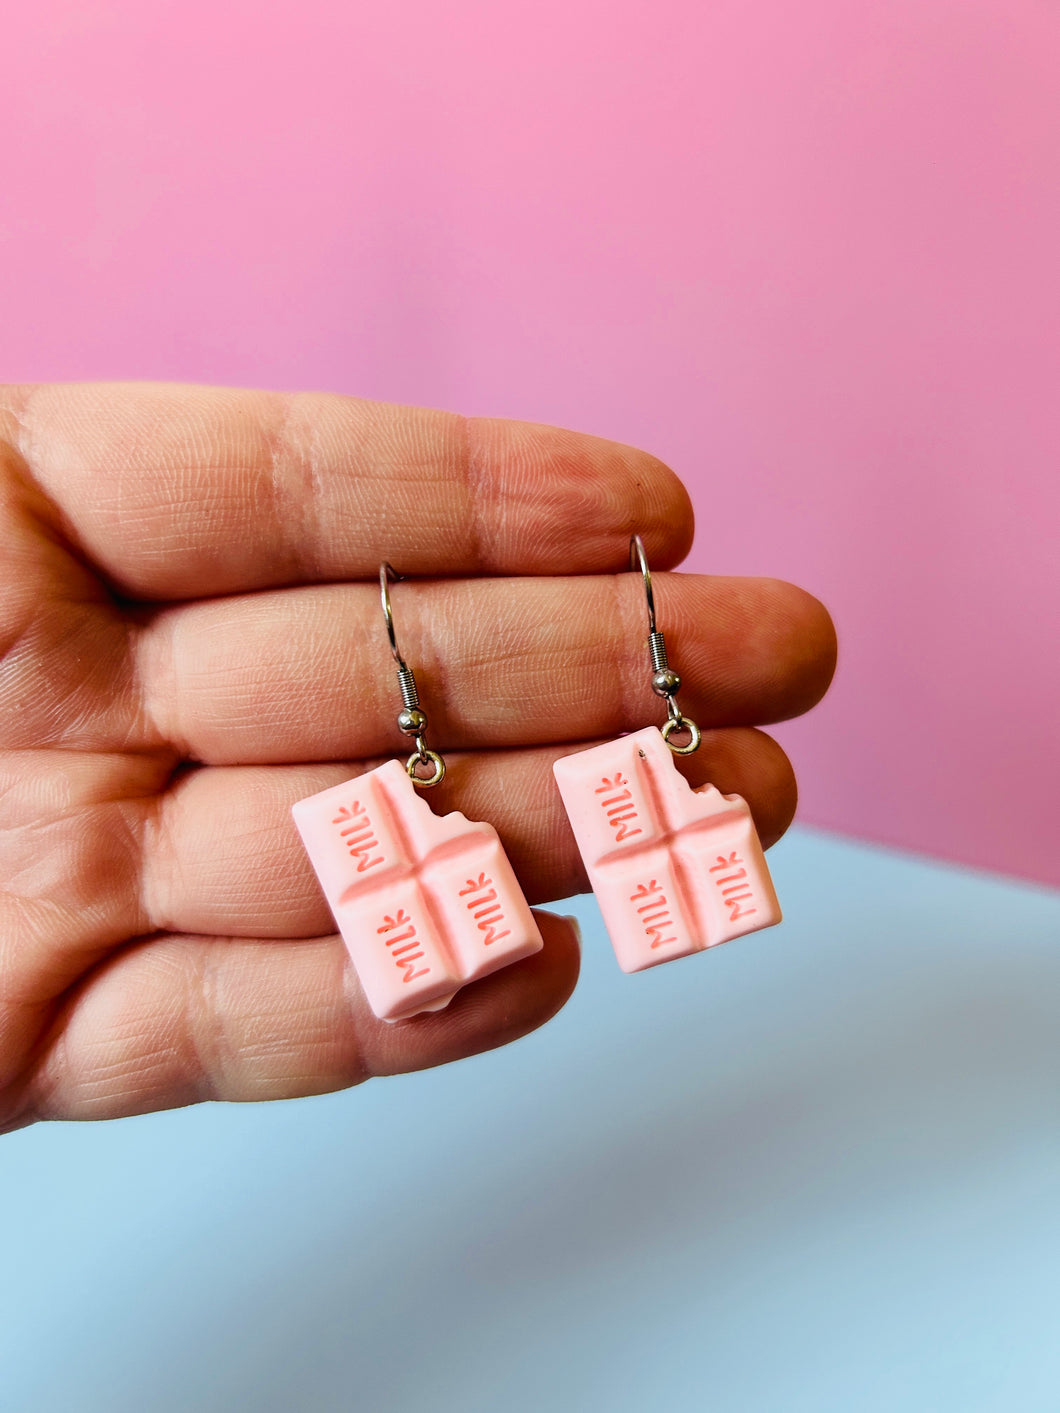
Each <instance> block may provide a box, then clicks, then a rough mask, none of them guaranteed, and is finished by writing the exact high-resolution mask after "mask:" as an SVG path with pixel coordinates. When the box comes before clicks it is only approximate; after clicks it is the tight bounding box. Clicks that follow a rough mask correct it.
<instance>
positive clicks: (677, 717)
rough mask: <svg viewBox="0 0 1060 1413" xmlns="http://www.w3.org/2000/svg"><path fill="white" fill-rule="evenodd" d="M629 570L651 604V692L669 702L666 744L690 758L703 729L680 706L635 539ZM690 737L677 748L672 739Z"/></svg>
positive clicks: (641, 544)
mask: <svg viewBox="0 0 1060 1413" xmlns="http://www.w3.org/2000/svg"><path fill="white" fill-rule="evenodd" d="M629 567H630V569H639V570H640V572H641V577H642V578H643V580H644V594H645V597H646V598H647V600H648V653H649V656H650V657H651V666H652V674H651V689H652V691H653V692H654V693H655V695H656V696H657V697H664V698H665V699H666V716H667V719H666V723H665V725H664V726H663V728H662V735H663V740H664V741H665V742H666V744H667V745H668V746H669V747H670V749H671V751H673V753H674V755H678V756H690V755H691V754H692V752H693V751H697V750H698V749H699V743H700V740H701V739H702V737H701V734H700V730H699V727H698V726H697V725H696V723H695V722H694V721H691V720H689V718H688V717H687V716H683V715H682V713H681V708H680V707H679V706H678V704H677V693H678V691H679V690H680V687H681V678H680V675H679V674H678V673H677V672H675V671H674V669H673V668H672V667H671V666H670V662H669V659H668V657H667V655H666V639H665V638H664V637H663V635H662V634H661V633H660V632H659V630H658V628H657V627H656V626H655V594H654V593H653V591H652V586H651V570H650V569H649V568H648V556H647V555H646V554H645V553H644V541H643V540H642V539H641V537H640V536H639V535H634V536H632V538H631V539H630V542H629ZM686 731H687V733H688V741H687V743H686V744H685V745H683V746H681V745H677V744H676V743H675V742H674V741H672V740H671V739H670V738H671V737H672V736H673V735H675V734H677V733H680V732H686Z"/></svg>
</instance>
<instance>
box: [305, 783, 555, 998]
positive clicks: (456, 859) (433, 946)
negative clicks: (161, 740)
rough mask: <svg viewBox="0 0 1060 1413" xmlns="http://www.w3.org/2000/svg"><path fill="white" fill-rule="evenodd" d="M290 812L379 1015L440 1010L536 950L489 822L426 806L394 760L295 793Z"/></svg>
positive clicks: (537, 940)
mask: <svg viewBox="0 0 1060 1413" xmlns="http://www.w3.org/2000/svg"><path fill="white" fill-rule="evenodd" d="M293 814H294V822H295V824H296V825H297V826H298V832H299V833H300V834H301V836H302V842H303V843H304V844H305V847H306V852H307V853H308V855H309V858H310V862H311V863H312V865H313V868H314V869H315V870H316V875H317V877H318V878H319V880H320V886H321V887H322V888H323V890H324V896H325V897H326V898H327V900H328V903H329V905H330V907H331V911H332V913H333V914H334V915H335V921H336V922H337V923H338V927H339V931H340V932H341V933H342V936H343V940H344V941H345V943H346V946H347V947H348V949H349V952H350V956H351V957H352V958H353V963H354V966H355V967H356V968H357V975H358V977H359V978H360V981H361V985H362V986H363V987H364V992H365V995H366V996H367V998H368V1004H369V1005H370V1006H371V1008H372V1010H373V1011H374V1012H375V1014H376V1015H377V1016H379V1017H380V1019H381V1020H401V1019H403V1018H404V1017H406V1016H411V1015H415V1014H416V1013H417V1012H419V1011H429V1010H438V1009H440V1008H441V1007H442V1006H445V1005H447V1004H448V1002H449V1001H451V1000H452V998H453V996H454V995H455V993H456V992H457V991H458V990H459V988H460V987H461V986H464V985H466V983H467V982H469V981H478V980H479V978H480V977H483V976H489V975H490V973H491V972H494V971H497V970H498V969H499V968H500V967H504V966H508V965H509V964H510V963H511V962H517V961H519V960H521V959H522V958H523V957H527V956H530V955H531V953H533V952H537V951H539V950H540V948H541V934H540V933H539V932H538V929H537V924H536V922H535V921H534V917H533V914H532V913H531V911H530V908H529V907H528V905H527V902H526V899H525V898H524V897H523V894H522V891H521V890H520V888H519V884H518V883H517V882H516V878H515V874H514V873H513V871H512V866H511V864H510V863H509V862H508V859H507V856H506V855H505V853H504V850H503V848H502V847H501V842H500V840H499V839H498V837H497V831H496V830H495V829H494V828H493V826H492V825H490V824H479V823H473V822H471V821H470V820H467V819H465V818H464V816H463V815H462V814H457V813H455V812H454V813H452V814H443V815H436V814H434V813H433V812H432V811H431V809H430V806H429V805H428V804H427V801H426V800H424V799H422V798H421V797H420V796H419V795H417V793H416V789H415V787H414V785H413V784H412V781H411V780H410V779H409V776H408V774H407V773H406V771H405V769H404V767H403V766H401V765H399V763H398V762H397V761H387V763H386V764H385V765H381V766H379V767H378V768H377V769H376V770H370V771H368V773H367V774H365V775H361V776H358V777H357V778H356V779H355V780H349V781H347V782H346V783H345V784H343V785H335V786H333V788H332V789H330V790H323V791H321V793H320V794H319V795H310V797H309V798H308V799H306V800H299V801H298V803H297V804H296V805H295V806H294V808H293Z"/></svg>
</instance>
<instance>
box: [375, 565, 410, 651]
mask: <svg viewBox="0 0 1060 1413" xmlns="http://www.w3.org/2000/svg"><path fill="white" fill-rule="evenodd" d="M391 579H393V580H394V582H395V583H397V582H398V581H399V580H400V579H401V575H400V574H399V573H398V572H397V571H396V570H395V568H394V566H393V565H392V564H391V563H390V561H389V560H386V559H384V560H383V562H382V564H381V565H380V566H379V598H380V601H381V603H382V605H383V618H384V620H385V621H386V635H387V637H388V638H389V639H390V651H391V652H392V653H393V654H394V661H395V662H396V663H397V665H398V667H400V668H403V667H404V666H405V659H404V658H403V657H402V656H401V654H400V653H399V652H398V645H397V638H396V637H395V636H394V611H393V609H392V608H391V607H390V580H391Z"/></svg>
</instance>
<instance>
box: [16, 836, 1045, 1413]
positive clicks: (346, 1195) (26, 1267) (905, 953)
mask: <svg viewBox="0 0 1060 1413" xmlns="http://www.w3.org/2000/svg"><path fill="white" fill-rule="evenodd" d="M771 859H772V862H773V865H774V871H775V874H776V877H777V882H778V888H779V890H780V892H781V897H782V901H783V902H784V904H785V908H786V915H787V921H786V923H785V925H784V926H783V927H782V928H779V929H775V930H773V931H772V932H767V933H762V934H759V935H756V936H754V937H751V938H747V939H744V940H743V941H741V942H737V943H733V944H732V945H730V946H729V947H727V948H723V949H720V950H719V951H718V952H716V953H711V954H708V955H707V956H705V957H696V958H692V959H689V960H688V961H687V962H682V963H679V964H675V965H674V966H671V967H662V968H659V969H657V970H655V971H653V972H650V973H645V974H642V975H640V976H636V977H625V976H622V975H621V974H620V973H619V972H618V971H617V968H616V967H615V965H614V961H613V958H612V957H611V954H610V949H609V947H608V945H607V943H606V939H605V938H604V935H603V933H602V931H601V930H600V927H599V923H598V922H597V921H596V913H595V905H594V904H593V903H592V902H591V901H585V900H581V901H579V902H578V903H577V904H575V905H574V906H575V907H576V909H577V910H578V911H579V913H580V914H581V916H582V917H583V918H584V919H585V920H586V928H585V931H586V939H585V944H586V963H585V969H584V975H583V980H582V983H581V985H580V986H579V989H578V993H577V995H576V996H575V998H574V1000H573V1001H572V1002H571V1003H570V1005H569V1006H568V1008H567V1009H566V1011H565V1012H564V1013H563V1014H562V1015H561V1016H560V1017H558V1018H557V1020H555V1021H554V1022H553V1023H552V1024H551V1025H549V1026H548V1027H546V1028H545V1029H544V1030H543V1031H542V1032H540V1033H538V1034H537V1035H535V1036H532V1037H530V1038H528V1039H527V1040H524V1041H522V1042H520V1043H518V1044H517V1045H515V1046H512V1047H510V1048H509V1049H508V1050H506V1051H503V1052H498V1053H496V1054H493V1055H487V1056H482V1057H479V1058H477V1059H475V1060H472V1061H466V1062H464V1063H462V1064H459V1065H455V1066H450V1067H449V1068H447V1069H444V1070H438V1071H434V1072H431V1073H428V1074H421V1075H411V1076H404V1077H401V1078H399V1079H393V1080H385V1081H377V1082H375V1083H373V1084H371V1085H368V1086H365V1087H363V1088H362V1089H360V1090H355V1091H351V1092H349V1093H346V1094H340V1095H333V1096H328V1097H326V1098H323V1099H314V1100H306V1101H299V1102H296V1103H290V1104H282V1105H271V1106H260V1107H259V1106H254V1107H236V1106H232V1107H224V1106H208V1107H203V1108H199V1109H194V1110H187V1111H184V1112H180V1113H174V1114H164V1115H156V1116H152V1117H149V1118H146V1119H136V1120H126V1121H123V1122H120V1123H115V1124H104V1125H97V1126H75V1125H69V1126H65V1125H57V1126H51V1127H40V1128H37V1129H32V1130H28V1131H25V1132H23V1133H20V1134H15V1135H12V1136H11V1137H9V1138H7V1139H5V1140H4V1141H3V1142H2V1144H0V1199H2V1203H3V1207H2V1211H3V1214H4V1215H3V1225H4V1243H3V1257H2V1263H3V1289H2V1292H0V1370H2V1374H0V1408H2V1409H3V1410H4V1413H29V1410H32V1413H52V1410H56V1413H60V1411H61V1413H89V1410H91V1413H97V1410H98V1413H125V1410H130V1413H132V1410H136V1413H170V1410H190V1409H196V1410H204V1413H213V1410H217V1413H221V1410H225V1411H226V1413H227V1410H236V1409H244V1408H245V1409H248V1410H249V1409H254V1410H258V1411H260V1413H273V1410H276V1413H280V1410H284V1413H286V1410H291V1409H304V1410H314V1413H315V1410H320V1411H321V1413H331V1410H340V1409H342V1410H347V1409H356V1410H364V1413H376V1410H387V1413H405V1410H432V1411H433V1410H438V1411H439V1413H448V1410H453V1413H456V1410H460V1413H486V1410H490V1413H493V1410H506V1411H507V1410H511V1413H522V1410H531V1409H533V1410H535V1413H536V1410H539V1409H540V1408H542V1407H549V1408H554V1409H557V1410H561V1413H565V1410H571V1413H581V1411H582V1410H590V1409H592V1410H594V1413H596V1410H607V1411H608V1413H625V1410H676V1411H677V1413H683V1410H686V1409H687V1410H692V1409H710V1410H711V1413H730V1410H731V1413H779V1410H783V1413H801V1410H806V1413H810V1410H812V1413H832V1410H835V1413H840V1410H841V1411H842V1413H850V1410H852V1409H857V1410H858V1413H874V1410H876V1409H879V1410H883V1409H886V1410H888V1413H893V1410H894V1409H896V1408H901V1409H902V1410H904V1413H908V1411H909V1410H925V1413H926V1410H931V1413H941V1411H942V1410H948V1409H954V1410H961V1413H977V1411H978V1410H998V1413H1001V1411H1002V1410H1004V1413H1015V1411H1016V1410H1018V1413H1036V1411H1037V1410H1039V1409H1040V1410H1043V1413H1044V1410H1049V1413H1054V1411H1055V1409H1056V1408H1057V1407H1058V1406H1060V1347H1058V1342H1057V1340H1056V1338H1055V1329H1056V1322H1057V1315H1058V1313H1060V1300H1058V1284H1060V1275H1058V1272H1060V1102H1058V1096H1060V1085H1058V1079H1060V1024H1058V1019H1060V898H1058V897H1057V896H1056V895H1054V894H1049V893H1046V892H1043V891H1039V890H1035V889H1033V888H1031V887H1028V886H1026V885H1023V884H1016V883H1009V882H1006V881H1002V880H997V879H993V878H985V877H981V876H976V875H974V874H971V873H968V872H964V871H961V870H957V869H953V868H949V867H944V866H940V865H936V864H930V863H925V862H922V861H917V860H911V859H908V858H905V857H902V856H900V855H897V854H892V853H886V852H884V851H882V850H876V849H871V848H866V847H862V846H858V845H854V844H850V843H845V842H841V841H838V840H835V839H830V838H827V837H825V836H820V835H815V834H810V833H807V832H800V831H796V832H795V833H794V834H793V835H792V836H791V837H790V838H789V839H788V840H787V841H785V842H784V843H783V844H781V845H780V846H779V847H778V848H777V849H776V850H774V852H773V854H772V856H771Z"/></svg>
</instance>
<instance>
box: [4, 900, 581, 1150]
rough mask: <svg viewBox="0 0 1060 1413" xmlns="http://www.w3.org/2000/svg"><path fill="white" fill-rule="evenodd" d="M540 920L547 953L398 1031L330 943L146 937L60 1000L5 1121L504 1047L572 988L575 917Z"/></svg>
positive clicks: (317, 1083)
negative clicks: (375, 1009) (371, 1004)
mask: <svg viewBox="0 0 1060 1413" xmlns="http://www.w3.org/2000/svg"><path fill="white" fill-rule="evenodd" d="M538 922H539V924H540V927H541V933H542V937H543V939H544V943H545V945H544V948H543V950H542V951H541V952H539V953H537V954H536V955H535V956H533V957H529V958H527V959H526V960H525V961H522V962H518V963H516V964H515V965H514V966H510V967H506V968H505V969H503V970H502V971H499V972H496V973H494V975H493V976H491V977H487V978H486V979H485V980H484V981H480V982H477V983H475V984H474V985H471V986H468V987H465V988H464V990H463V991H461V992H459V993H458V995H457V996H456V998H455V999H454V1000H453V1001H452V1002H451V1003H450V1005H449V1006H448V1007H447V1008H446V1009H445V1010H444V1011H440V1012H436V1013H434V1014H430V1015H425V1016H418V1017H415V1018H413V1019H412V1020H409V1021H403V1022H400V1023H399V1024H397V1025H387V1024H385V1023H384V1022H382V1021H378V1020H376V1018H375V1017H374V1016H373V1015H372V1013H371V1011H370V1010H369V1009H368V1006H367V1003H366V1002H365V1000H364V997H363V995H362V993H361V991H360V988H359V986H358V984H357V980H356V976H355V974H354V972H353V969H352V967H351V966H350V964H349V960H348V957H347V954H346V950H345V948H344V947H343V945H342V943H341V941H340V940H339V939H338V938H337V937H324V938H318V939H315V940H313V941H303V942H299V941H293V940H284V941H261V940H253V941H250V940H228V941H220V940H218V939H216V938H203V937H194V936H167V937H160V938H155V939H151V940H148V941H146V942H143V943H140V944H138V945H137V946H134V947H132V948H130V949H128V950H126V951H125V952H122V953H119V954H118V955H117V956H115V957H114V958H113V959H112V960H111V961H109V962H108V963H107V964H105V965H104V966H102V967H100V968H99V969H98V970H97V971H96V972H94V973H92V974H91V975H90V976H89V977H88V978H87V979H86V981H85V982H84V984H83V985H82V986H81V987H80V988H79V989H78V991H77V992H76V993H75V994H74V995H73V996H72V997H71V998H70V1000H69V1001H68V1003H67V1005H66V1007H65V1008H64V1010H63V1012H62V1014H61V1015H60V1016H59V1017H58V1018H57V1020H56V1022H55V1025H54V1027H53V1029H52V1032H51V1034H50V1036H49V1037H48V1040H47V1043H46V1044H45V1046H44V1048H43V1053H42V1058H41V1060H40V1063H39V1064H38V1066H37V1067H36V1069H35V1070H34V1072H33V1073H32V1074H31V1076H30V1077H29V1080H28V1082H27V1083H26V1085H25V1086H24V1087H23V1089H22V1091H21V1093H20V1095H19V1097H18V1103H17V1104H10V1105H9V1108H8V1112H7V1114H6V1115H2V1114H0V1124H3V1123H4V1122H5V1121H6V1123H7V1125H8V1126H11V1127H14V1126H17V1124H18V1123H20V1122H25V1121H27V1119H28V1118H29V1117H36V1118H66V1119H89V1118H92V1119H96V1118H116V1117H119V1116H122V1115H126V1114H138V1113H145V1112H147V1111H150V1110H153V1109H162V1108H171V1107H174V1106H177V1105H181V1104H193V1103H196V1102H198V1101H200V1100H203V1099H228V1100H263V1099H286V1098H293V1097H295V1096H298V1095H305V1094H321V1093H324V1092H326V1091H328V1090H332V1089H339V1088H342V1087H344V1086H346V1085H350V1084H356V1083H358V1082H360V1081H361V1080H364V1079H367V1078H369V1077H371V1076H373V1075H383V1074H396V1073H399V1072H402V1071H406V1070H416V1069H424V1068H426V1067H428V1066H431V1065H441V1064H446V1063H448V1062H449V1061H450V1060H456V1059H461V1058H462V1057H464V1056H466V1055H473V1054H477V1053H478V1052H480V1051H482V1050H489V1049H492V1048H494V1047H495V1046H497V1045H503V1044H505V1043H506V1042H508V1041H509V1040H514V1039H516V1038H517V1037H518V1036H520V1035H524V1034H525V1033H526V1032H527V1031H530V1030H533V1029H534V1028H535V1027H537V1026H539V1025H541V1024H543V1023H544V1022H545V1021H546V1020H548V1019H549V1017H550V1016H552V1015H553V1014H554V1013H555V1012H556V1011H557V1010H558V1009H559V1008H560V1006H562V1005H563V1003H564V1001H566V999H567V997H568V996H569V995H570V993H571V991H572V990H573V988H574V984H575V981H576V980H577V974H578V943H577V936H576V932H575V930H574V928H573V926H572V925H571V923H570V922H569V921H567V920H566V919H563V918H557V917H552V916H550V915H548V914H539V915H538Z"/></svg>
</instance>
